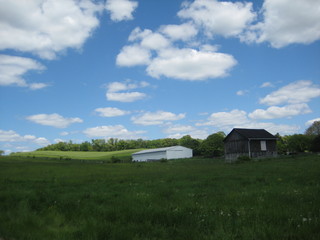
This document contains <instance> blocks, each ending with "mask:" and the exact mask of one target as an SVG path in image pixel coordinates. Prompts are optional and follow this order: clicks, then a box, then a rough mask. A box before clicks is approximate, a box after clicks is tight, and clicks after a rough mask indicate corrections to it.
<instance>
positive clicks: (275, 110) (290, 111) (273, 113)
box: [249, 103, 312, 119]
mask: <svg viewBox="0 0 320 240" xmlns="http://www.w3.org/2000/svg"><path fill="white" fill-rule="evenodd" d="M311 112H312V111H311V109H310V108H309V106H308V105H307V104H306V103H300V104H292V105H286V106H283V107H277V106H272V107H269V108H268V109H266V110H264V109H256V110H254V111H253V112H252V113H250V114H249V117H250V118H252V119H275V118H284V117H292V116H296V115H301V114H307V113H311Z"/></svg>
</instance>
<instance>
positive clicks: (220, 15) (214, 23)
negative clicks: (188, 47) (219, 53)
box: [178, 0, 256, 37]
mask: <svg viewBox="0 0 320 240" xmlns="http://www.w3.org/2000/svg"><path fill="white" fill-rule="evenodd" d="M178 16H179V17H180V18H182V19H188V20H189V19H190V20H192V21H193V22H194V24H195V25H197V26H198V28H204V32H205V34H207V35H209V36H210V37H213V36H215V35H221V36H224V37H233V36H238V35H239V34H240V33H242V32H243V31H244V29H245V28H247V27H248V26H249V24H250V23H251V22H252V21H253V20H254V19H255V17H256V14H255V13H254V12H253V10H252V3H248V2H234V3H233V2H220V1H216V0H195V1H194V2H192V3H191V2H185V3H184V4H183V5H182V9H181V10H180V11H179V12H178Z"/></svg>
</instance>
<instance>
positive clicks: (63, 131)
mask: <svg viewBox="0 0 320 240" xmlns="http://www.w3.org/2000/svg"><path fill="white" fill-rule="evenodd" d="M0 6H1V7H0V103H1V105H0V110H1V115H0V149H1V150H4V151H5V152H6V153H10V152H17V151H31V150H34V149H37V148H40V147H42V146H46V145H48V144H52V143H56V142H59V141H69V140H72V141H74V142H83V141H91V139H97V138H105V139H108V138H111V137H112V138H119V139H137V138H143V139H158V138H165V137H171V138H180V137H182V136H184V135H187V134H189V135H191V136H192V137H194V138H201V139H205V138H206V137H207V136H208V135H209V134H212V133H215V132H217V131H224V132H225V133H228V132H229V131H230V130H231V129H232V128H234V127H243V128H264V129H267V130H268V131H270V132H271V133H273V134H276V133H280V134H281V135H287V134H294V133H303V132H304V131H305V129H306V128H307V127H308V126H310V124H312V122H313V121H315V120H320V108H319V106H320V41H319V40H320V2H318V1H314V0H307V1H306V0H296V1H290V0H282V1H278V0H264V1H240V0H239V1H218V0H190V1H183V0H181V1H180V0H176V1H172V0H161V1H159V0H107V1H103V0H101V1H99V0H59V1H57V0H46V1H45V0H29V1H21V0H11V1H5V0H0Z"/></svg>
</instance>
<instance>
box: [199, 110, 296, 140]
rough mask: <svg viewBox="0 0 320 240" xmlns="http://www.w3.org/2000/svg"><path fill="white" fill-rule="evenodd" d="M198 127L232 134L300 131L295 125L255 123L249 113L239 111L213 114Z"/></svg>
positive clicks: (291, 132)
mask: <svg viewBox="0 0 320 240" xmlns="http://www.w3.org/2000/svg"><path fill="white" fill-rule="evenodd" d="M196 125H197V126H213V127H215V128H217V130H219V131H225V132H230V131H231V130H232V129H233V128H263V129H266V130H267V131H269V132H271V133H273V134H276V133H280V134H293V133H296V132H297V131H298V130H299V127H298V126H295V125H286V124H275V123H271V122H257V121H254V120H253V119H249V118H248V114H247V112H245V111H243V110H239V109H234V110H231V111H230V112H217V113H212V114H211V115H210V116H209V117H208V119H207V120H206V121H205V122H199V123H197V124H196Z"/></svg>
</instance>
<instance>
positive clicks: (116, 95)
mask: <svg viewBox="0 0 320 240" xmlns="http://www.w3.org/2000/svg"><path fill="white" fill-rule="evenodd" d="M147 86H149V83H147V82H145V81H141V82H137V83H135V82H133V81H131V80H127V81H126V82H111V83H109V84H108V85H107V93H106V97H107V99H108V100H109V101H118V102H134V101H137V100H141V99H144V98H145V97H147V94H145V93H142V92H137V91H131V90H133V89H137V88H144V87H147Z"/></svg>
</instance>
